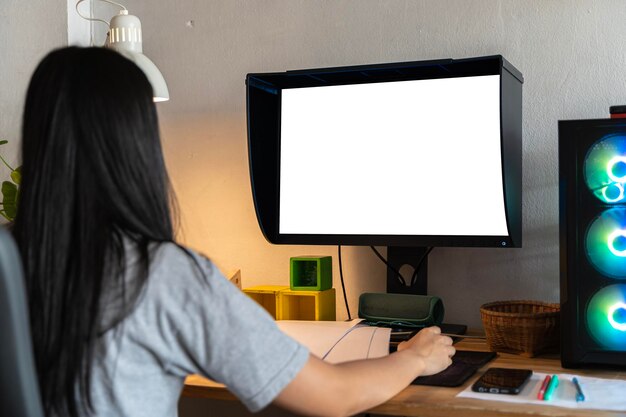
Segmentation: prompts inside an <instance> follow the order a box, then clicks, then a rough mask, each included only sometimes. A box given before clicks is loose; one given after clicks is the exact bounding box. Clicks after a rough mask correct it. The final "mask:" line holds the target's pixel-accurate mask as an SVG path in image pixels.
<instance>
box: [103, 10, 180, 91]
mask: <svg viewBox="0 0 626 417" xmlns="http://www.w3.org/2000/svg"><path fill="white" fill-rule="evenodd" d="M109 26H110V30H109V34H108V36H107V42H106V44H105V46H106V47H108V48H111V49H114V50H116V51H117V52H119V53H120V54H122V55H124V56H125V57H126V58H128V59H130V60H131V61H133V62H134V63H135V64H136V65H137V66H138V67H139V68H140V69H141V70H142V71H143V73H144V74H145V75H146V77H147V78H148V81H149V82H150V84H151V85H152V91H153V95H154V101H167V100H169V99H170V93H169V90H168V89H167V84H166V83H165V79H164V78H163V75H162V74H161V71H159V69H158V68H157V66H156V65H155V64H154V63H153V62H152V61H151V60H150V58H148V57H147V56H145V55H144V54H143V47H142V40H141V21H140V20H139V18H138V17H137V16H133V15H129V14H128V10H120V13H119V14H118V15H117V16H113V18H112V19H111V22H110V25H109Z"/></svg>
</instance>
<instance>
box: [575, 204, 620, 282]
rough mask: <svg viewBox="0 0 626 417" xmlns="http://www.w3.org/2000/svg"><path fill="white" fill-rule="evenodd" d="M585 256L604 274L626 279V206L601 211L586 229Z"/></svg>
mask: <svg viewBox="0 0 626 417" xmlns="http://www.w3.org/2000/svg"><path fill="white" fill-rule="evenodd" d="M585 244H586V246H585V249H586V252H587V257H588V258H589V261H590V262H591V264H592V265H593V266H594V267H595V268H596V269H597V270H598V271H600V272H602V273H603V274H604V275H608V276H609V277H612V278H617V279H626V208H621V207H620V208H617V207H616V208H612V209H609V210H606V211H604V212H602V214H600V215H599V216H598V217H597V218H596V219H595V220H594V221H593V222H592V223H591V226H590V227H589V230H588V231H587V239H586V241H585Z"/></svg>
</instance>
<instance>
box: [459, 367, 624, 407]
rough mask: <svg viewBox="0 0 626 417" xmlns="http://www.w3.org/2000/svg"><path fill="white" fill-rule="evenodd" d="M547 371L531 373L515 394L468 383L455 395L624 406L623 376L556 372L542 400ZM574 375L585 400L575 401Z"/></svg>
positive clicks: (495, 399) (599, 405)
mask: <svg viewBox="0 0 626 417" xmlns="http://www.w3.org/2000/svg"><path fill="white" fill-rule="evenodd" d="M546 375H547V374H544V373H539V372H535V373H533V376H532V377H531V379H530V381H528V384H526V386H525V387H524V388H523V389H522V392H520V393H519V394H518V395H502V394H485V393H479V392H474V391H472V387H471V385H470V386H469V387H467V388H466V389H464V390H463V391H461V392H460V393H459V394H458V395H457V397H463V398H477V399H480V400H490V401H504V402H509V403H524V404H537V405H549V406H557V407H566V408H580V409H590V410H615V411H624V410H626V395H625V393H626V381H624V380H618V379H605V378H593V377H587V376H577V375H570V374H558V376H559V385H558V386H557V388H556V390H555V391H554V394H553V396H552V399H551V400H550V401H542V400H538V399H537V394H538V393H539V388H540V387H541V383H542V382H543V380H544V378H545V377H546ZM575 376H576V377H577V378H578V382H579V383H580V386H581V388H582V390H583V393H584V394H585V401H581V402H576V388H575V387H574V383H573V382H572V378H573V377H575Z"/></svg>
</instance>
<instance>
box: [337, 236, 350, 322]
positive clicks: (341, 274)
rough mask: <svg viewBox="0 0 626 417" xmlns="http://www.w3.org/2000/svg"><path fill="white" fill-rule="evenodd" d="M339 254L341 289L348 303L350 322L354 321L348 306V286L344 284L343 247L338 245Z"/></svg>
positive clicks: (347, 309) (344, 299)
mask: <svg viewBox="0 0 626 417" xmlns="http://www.w3.org/2000/svg"><path fill="white" fill-rule="evenodd" d="M337 253H338V254H339V277H340V278H341V289H342V290H343V301H345V303H346V311H347V312H348V320H352V316H351V315H350V307H349V306H348V296H347V295H346V285H345V284H344V282H343V263H342V262H341V245H337Z"/></svg>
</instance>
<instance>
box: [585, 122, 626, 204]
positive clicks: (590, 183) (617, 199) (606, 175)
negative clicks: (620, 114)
mask: <svg viewBox="0 0 626 417" xmlns="http://www.w3.org/2000/svg"><path fill="white" fill-rule="evenodd" d="M584 171H585V182H586V183H587V187H589V189H590V190H591V191H592V192H593V194H594V195H595V196H596V197H597V198H598V199H600V200H601V201H603V202H605V203H624V202H626V194H625V193H624V184H625V183H626V135H623V134H613V135H608V136H605V137H603V138H602V139H600V140H599V141H597V142H596V143H595V144H594V145H593V146H592V147H591V148H589V152H588V153H587V157H586V158H585V166H584Z"/></svg>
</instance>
